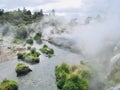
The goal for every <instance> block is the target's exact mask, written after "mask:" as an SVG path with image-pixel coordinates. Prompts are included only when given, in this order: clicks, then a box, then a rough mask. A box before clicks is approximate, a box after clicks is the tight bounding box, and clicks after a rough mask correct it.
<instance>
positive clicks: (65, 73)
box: [55, 63, 90, 90]
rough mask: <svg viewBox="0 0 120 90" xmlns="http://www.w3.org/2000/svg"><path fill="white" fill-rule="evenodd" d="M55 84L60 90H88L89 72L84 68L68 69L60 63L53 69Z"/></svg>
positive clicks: (79, 66)
mask: <svg viewBox="0 0 120 90" xmlns="http://www.w3.org/2000/svg"><path fill="white" fill-rule="evenodd" d="M55 76H56V84H57V87H58V88H59V89H61V90H88V85H89V79H90V71H89V70H88V68H87V67H86V66H83V65H78V66H75V65H74V66H72V67H70V66H69V65H67V64H66V63H62V64H61V65H60V66H57V67H56V68H55Z"/></svg>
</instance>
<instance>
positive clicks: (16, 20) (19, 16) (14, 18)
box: [0, 8, 44, 25]
mask: <svg viewBox="0 0 120 90" xmlns="http://www.w3.org/2000/svg"><path fill="white" fill-rule="evenodd" d="M43 16H44V14H43V10H42V9H41V10H40V11H36V12H34V13H33V14H32V12H31V11H30V10H27V9H26V8H23V10H20V9H19V8H18V10H14V11H8V12H5V11H4V9H0V23H5V22H9V23H12V24H14V25H19V24H21V23H22V24H31V23H33V22H35V21H38V20H41V19H42V17H43Z"/></svg>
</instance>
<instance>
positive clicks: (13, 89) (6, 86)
mask: <svg viewBox="0 0 120 90" xmlns="http://www.w3.org/2000/svg"><path fill="white" fill-rule="evenodd" d="M0 90H18V84H17V82H15V81H12V80H7V79H5V80H3V81H2V82H1V83H0Z"/></svg>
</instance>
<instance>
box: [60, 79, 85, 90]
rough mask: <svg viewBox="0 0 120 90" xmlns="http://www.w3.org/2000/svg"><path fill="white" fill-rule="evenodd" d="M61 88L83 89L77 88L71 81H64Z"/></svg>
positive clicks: (69, 89)
mask: <svg viewBox="0 0 120 90" xmlns="http://www.w3.org/2000/svg"><path fill="white" fill-rule="evenodd" d="M62 90H83V89H79V87H77V85H76V83H74V82H72V81H68V82H66V83H65V85H64V87H63V89H62Z"/></svg>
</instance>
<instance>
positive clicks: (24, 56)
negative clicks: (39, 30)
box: [17, 48, 40, 64]
mask: <svg viewBox="0 0 120 90" xmlns="http://www.w3.org/2000/svg"><path fill="white" fill-rule="evenodd" d="M39 55H40V53H39V52H37V51H36V49H35V48H31V51H30V52H29V53H25V52H24V53H18V54H17V57H18V59H21V60H22V61H25V62H28V63H31V64H34V63H39V60H40V59H39Z"/></svg>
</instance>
